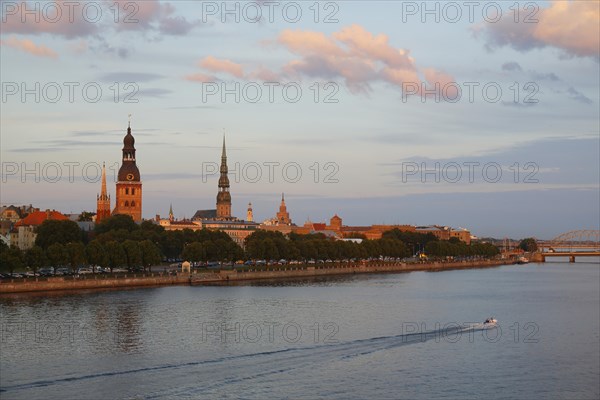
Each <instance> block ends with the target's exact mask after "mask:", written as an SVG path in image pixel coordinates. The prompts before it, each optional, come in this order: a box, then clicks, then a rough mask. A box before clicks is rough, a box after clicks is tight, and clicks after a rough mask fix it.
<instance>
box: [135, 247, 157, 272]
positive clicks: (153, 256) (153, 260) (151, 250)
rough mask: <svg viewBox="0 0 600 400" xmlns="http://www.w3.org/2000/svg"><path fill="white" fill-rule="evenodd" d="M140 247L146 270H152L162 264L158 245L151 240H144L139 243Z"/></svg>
mask: <svg viewBox="0 0 600 400" xmlns="http://www.w3.org/2000/svg"><path fill="white" fill-rule="evenodd" d="M139 247H140V252H141V261H142V265H143V266H144V268H147V269H148V270H150V267H151V266H153V265H158V264H160V261H161V258H162V257H161V256H160V250H159V248H158V246H157V245H155V244H154V243H152V242H151V241H150V240H144V241H141V242H140V243H139Z"/></svg>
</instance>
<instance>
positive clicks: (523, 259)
mask: <svg viewBox="0 0 600 400" xmlns="http://www.w3.org/2000/svg"><path fill="white" fill-rule="evenodd" d="M517 264H529V259H528V258H527V257H519V259H518V260H517Z"/></svg>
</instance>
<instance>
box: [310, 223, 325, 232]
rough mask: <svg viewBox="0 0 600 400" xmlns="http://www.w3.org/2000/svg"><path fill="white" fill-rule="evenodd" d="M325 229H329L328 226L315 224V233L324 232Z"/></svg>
mask: <svg viewBox="0 0 600 400" xmlns="http://www.w3.org/2000/svg"><path fill="white" fill-rule="evenodd" d="M325 229H327V224H323V223H313V230H315V231H324V230H325Z"/></svg>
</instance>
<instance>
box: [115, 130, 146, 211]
mask: <svg viewBox="0 0 600 400" xmlns="http://www.w3.org/2000/svg"><path fill="white" fill-rule="evenodd" d="M116 193H117V196H116V202H115V208H114V210H113V212H112V214H113V215H116V214H125V215H129V216H131V218H133V220H134V221H135V222H141V221H142V180H141V178H140V170H139V169H138V167H137V165H136V162H135V139H134V138H133V135H132V134H131V124H130V125H129V126H128V127H127V135H125V138H124V139H123V161H122V164H121V168H120V169H119V174H118V180H117V192H116Z"/></svg>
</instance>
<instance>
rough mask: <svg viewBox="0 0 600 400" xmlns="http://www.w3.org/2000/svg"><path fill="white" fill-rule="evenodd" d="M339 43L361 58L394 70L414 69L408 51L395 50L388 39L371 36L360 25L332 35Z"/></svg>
mask: <svg viewBox="0 0 600 400" xmlns="http://www.w3.org/2000/svg"><path fill="white" fill-rule="evenodd" d="M333 37H335V38H336V39H337V40H339V41H340V42H342V43H344V44H346V45H347V46H349V47H350V49H351V51H353V52H355V53H356V54H358V55H360V56H362V57H368V58H371V59H375V60H381V61H382V62H384V63H386V64H387V65H389V66H391V67H394V68H402V69H414V68H415V66H414V60H413V59H412V58H411V57H409V55H408V54H409V51H408V50H404V49H396V48H394V47H392V46H390V44H389V43H388V37H387V36H386V35H383V34H380V35H377V36H373V34H371V33H370V32H368V31H366V30H365V29H364V28H363V27H362V26H360V25H356V24H354V25H352V26H350V27H348V28H344V29H342V30H341V31H340V32H337V33H334V34H333Z"/></svg>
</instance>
